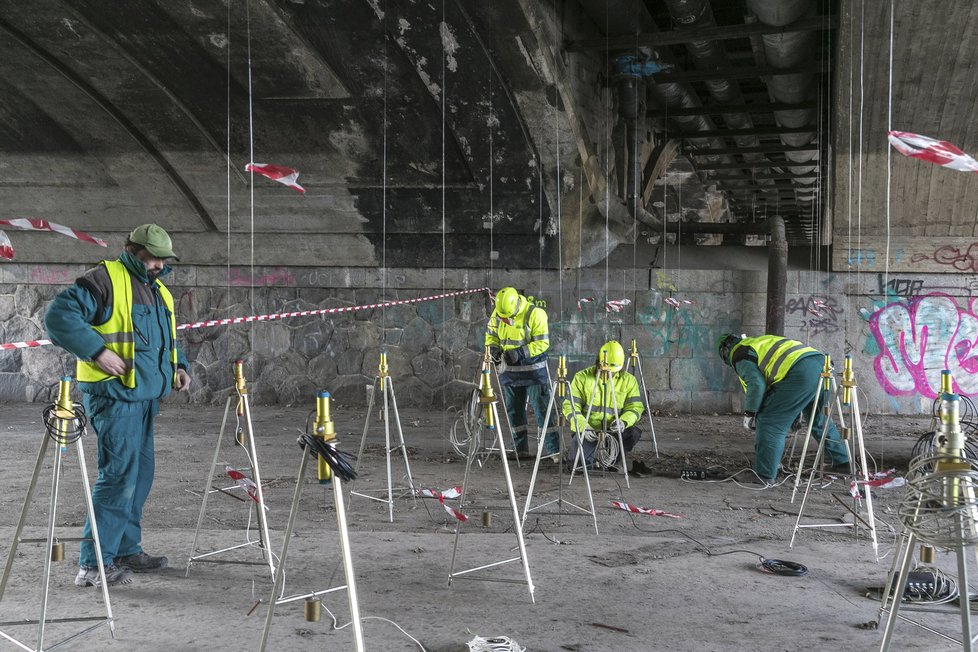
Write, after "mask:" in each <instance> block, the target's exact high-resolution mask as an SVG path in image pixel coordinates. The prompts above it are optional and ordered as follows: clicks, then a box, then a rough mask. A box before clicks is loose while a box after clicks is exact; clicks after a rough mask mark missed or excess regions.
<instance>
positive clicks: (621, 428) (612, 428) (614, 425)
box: [608, 419, 625, 435]
mask: <svg viewBox="0 0 978 652" xmlns="http://www.w3.org/2000/svg"><path fill="white" fill-rule="evenodd" d="M608 432H610V433H614V434H616V435H620V434H621V433H623V432H625V424H624V423H622V420H621V419H615V420H614V421H612V422H611V423H610V424H608Z"/></svg>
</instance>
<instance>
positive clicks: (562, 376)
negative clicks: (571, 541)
mask: <svg viewBox="0 0 978 652" xmlns="http://www.w3.org/2000/svg"><path fill="white" fill-rule="evenodd" d="M570 395H571V390H570V382H568V380H567V357H566V356H563V355H562V356H560V357H559V358H558V361H557V380H555V381H554V383H553V386H552V387H551V388H550V402H549V403H548V404H547V416H546V417H544V419H543V427H542V428H541V429H540V432H541V433H545V432H547V428H548V427H549V426H550V417H551V415H552V414H554V412H555V411H556V417H555V418H554V421H555V422H556V424H557V427H558V429H561V428H562V427H563V425H564V418H563V413H562V412H561V410H560V408H559V407H557V406H559V405H560V404H562V403H563V402H564V400H565V399H566V397H568V396H570ZM555 407H556V410H555V409H554V408H555ZM571 419H574V420H575V421H576V420H577V406H576V405H574V402H573V401H571ZM573 434H574V436H575V437H577V449H578V451H580V450H581V449H582V448H583V446H584V442H583V439H582V437H581V433H580V432H575V433H573ZM558 435H559V430H558ZM543 440H544V435H543V434H541V435H540V439H539V441H538V443H537V457H536V461H535V462H534V463H533V474H532V475H531V476H530V488H529V489H528V490H527V492H526V503H525V504H524V506H523V520H522V521H521V523H522V524H523V526H524V527H525V526H526V516H527V514H528V513H529V512H532V511H535V510H538V509H543V508H544V507H546V506H547V505H552V504H554V503H557V513H558V514H563V513H564V512H563V509H562V507H563V505H564V504H565V503H566V504H567V505H568V506H569V507H573V508H574V509H576V510H579V511H580V512H583V513H585V514H588V515H589V516H591V518H592V520H593V521H594V533H595V534H597V533H598V515H597V512H596V511H595V509H594V495H593V494H592V493H591V479H590V477H589V476H588V471H587V465H586V464H585V465H584V468H583V473H584V486H585V487H586V488H587V498H588V504H589V505H590V509H587V508H584V507H581V506H580V505H577V504H575V503H572V502H570V501H569V500H564V497H563V489H564V444H563V441H564V439H563V437H560V460H559V461H558V464H559V465H560V466H559V477H558V480H557V498H556V499H555V500H551V501H548V502H545V503H542V504H540V505H537V506H536V507H530V505H531V504H532V501H533V487H534V486H535V485H536V481H537V472H538V471H539V469H540V459H541V458H542V456H543Z"/></svg>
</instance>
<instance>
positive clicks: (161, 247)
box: [129, 224, 180, 260]
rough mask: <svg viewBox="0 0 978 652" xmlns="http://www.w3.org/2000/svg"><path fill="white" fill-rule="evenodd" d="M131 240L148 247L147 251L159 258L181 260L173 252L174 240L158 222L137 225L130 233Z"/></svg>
mask: <svg viewBox="0 0 978 652" xmlns="http://www.w3.org/2000/svg"><path fill="white" fill-rule="evenodd" d="M129 242H133V243H135V244H138V245H142V246H144V247H146V251H148V252H149V253H151V254H153V255H154V256H155V257H157V258H173V259H174V260H180V259H179V258H177V255H176V254H175V253H173V242H171V240H170V236H169V235H168V234H167V232H166V231H164V230H163V227H162V226H159V225H158V224H143V225H142V226H137V227H136V228H135V229H133V230H132V233H130V234H129Z"/></svg>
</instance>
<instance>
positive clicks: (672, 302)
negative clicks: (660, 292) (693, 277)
mask: <svg viewBox="0 0 978 652" xmlns="http://www.w3.org/2000/svg"><path fill="white" fill-rule="evenodd" d="M662 303H664V304H666V305H667V306H672V307H673V308H675V309H676V310H679V307H680V306H682V305H689V306H691V305H693V304H694V303H696V302H695V301H692V300H690V299H681V300H680V299H676V298H675V297H669V298H667V299H663V300H662Z"/></svg>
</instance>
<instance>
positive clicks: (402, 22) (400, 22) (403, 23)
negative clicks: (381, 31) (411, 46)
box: [397, 18, 411, 36]
mask: <svg viewBox="0 0 978 652" xmlns="http://www.w3.org/2000/svg"><path fill="white" fill-rule="evenodd" d="M409 29H411V23H409V22H408V21H407V20H406V19H404V18H398V19H397V31H398V32H400V34H401V36H404V34H405V33H406V32H407V31H408V30H409Z"/></svg>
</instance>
